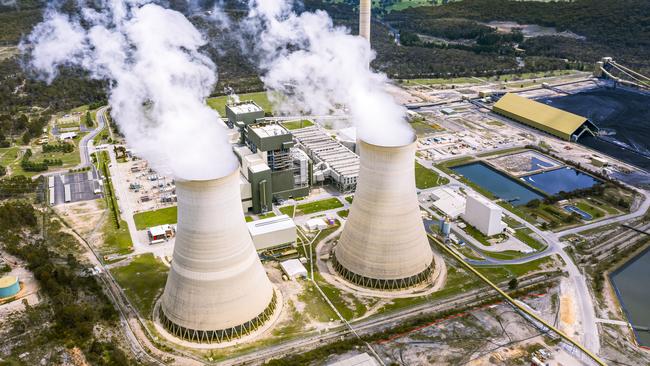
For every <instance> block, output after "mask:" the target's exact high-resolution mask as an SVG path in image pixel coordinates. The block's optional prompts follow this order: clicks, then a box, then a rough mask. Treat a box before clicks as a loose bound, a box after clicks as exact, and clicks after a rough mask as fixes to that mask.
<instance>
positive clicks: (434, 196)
mask: <svg viewBox="0 0 650 366" xmlns="http://www.w3.org/2000/svg"><path fill="white" fill-rule="evenodd" d="M431 200H433V206H434V207H435V208H437V209H438V210H440V211H442V213H444V214H445V215H447V217H449V218H451V219H452V220H455V219H457V218H458V216H460V215H462V214H463V213H464V212H465V197H463V196H462V195H461V194H460V193H459V192H457V191H455V190H454V189H452V188H448V187H441V188H437V189H435V190H433V191H432V192H431Z"/></svg>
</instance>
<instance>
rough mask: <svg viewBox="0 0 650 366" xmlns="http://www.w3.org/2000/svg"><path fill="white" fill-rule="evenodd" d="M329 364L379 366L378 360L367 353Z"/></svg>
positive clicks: (338, 365) (334, 365)
mask: <svg viewBox="0 0 650 366" xmlns="http://www.w3.org/2000/svg"><path fill="white" fill-rule="evenodd" d="M328 366H378V363H377V361H376V360H375V359H374V358H372V357H370V355H369V354H367V353H362V354H360V355H356V356H353V357H348V358H346V359H343V360H340V361H338V362H334V363H330V364H329V365H328Z"/></svg>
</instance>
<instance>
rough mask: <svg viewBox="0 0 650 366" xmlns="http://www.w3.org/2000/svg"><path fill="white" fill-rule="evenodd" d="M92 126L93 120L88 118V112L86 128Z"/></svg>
mask: <svg viewBox="0 0 650 366" xmlns="http://www.w3.org/2000/svg"><path fill="white" fill-rule="evenodd" d="M92 126H93V118H92V117H91V116H90V111H88V112H86V127H92Z"/></svg>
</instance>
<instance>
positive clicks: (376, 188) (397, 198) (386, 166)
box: [333, 141, 433, 290]
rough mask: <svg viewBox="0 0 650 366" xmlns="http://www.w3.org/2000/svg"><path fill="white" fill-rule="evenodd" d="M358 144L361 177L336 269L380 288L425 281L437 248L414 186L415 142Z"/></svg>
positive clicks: (336, 256) (355, 280) (357, 281)
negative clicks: (429, 232)
mask: <svg viewBox="0 0 650 366" xmlns="http://www.w3.org/2000/svg"><path fill="white" fill-rule="evenodd" d="M358 147H359V154H360V156H361V167H360V171H359V181H358V184H357V190H356V194H355V195H354V201H353V202H352V207H351V208H350V214H349V216H348V220H347V222H346V224H345V227H344V229H343V233H342V234H341V239H340V240H339V244H338V245H337V246H336V248H335V250H334V257H333V260H334V267H335V269H336V270H337V271H338V272H339V273H340V274H341V275H342V276H343V277H344V278H345V279H346V280H348V281H350V282H352V283H355V284H357V285H360V286H364V287H370V288H375V289H381V290H398V289H403V288H407V287H411V286H414V285H417V284H419V283H421V282H424V281H425V280H427V279H428V278H429V276H430V274H431V270H432V261H433V252H432V251H431V247H430V246H429V240H428V238H427V235H426V232H425V230H424V224H423V223H422V217H421V214H420V207H419V204H418V200H417V192H416V189H415V164H414V159H415V148H416V147H415V142H413V143H410V144H408V145H405V146H397V147H386V146H377V145H372V144H369V143H367V142H364V141H359V142H358Z"/></svg>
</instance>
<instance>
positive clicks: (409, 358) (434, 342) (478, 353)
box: [373, 290, 580, 365]
mask: <svg viewBox="0 0 650 366" xmlns="http://www.w3.org/2000/svg"><path fill="white" fill-rule="evenodd" d="M555 292H556V291H555V290H551V292H549V293H546V294H543V295H541V296H536V297H532V298H529V299H525V301H526V302H527V303H528V304H529V305H531V307H533V308H535V309H545V311H550V312H551V313H552V309H553V306H552V303H553V294H554V293H555ZM545 315H547V316H548V317H552V316H553V314H545ZM549 341H550V339H548V338H547V337H545V336H543V335H542V334H541V333H540V331H539V330H538V329H536V328H535V327H534V326H532V325H531V324H530V323H529V322H528V321H526V320H525V319H524V318H523V317H522V316H521V315H519V313H517V312H515V311H514V310H513V308H512V307H511V306H509V305H507V304H503V303H502V304H497V305H492V306H489V307H484V308H481V309H477V310H473V311H471V312H468V313H465V314H461V317H459V318H454V319H448V320H442V321H439V322H436V323H434V324H431V325H430V326H428V327H425V328H421V329H419V330H416V331H412V332H406V333H404V334H403V335H402V336H401V337H399V338H396V339H392V340H390V341H380V342H377V343H376V344H373V347H375V349H376V350H377V352H378V353H379V355H380V356H381V357H382V358H383V359H384V361H385V362H386V363H387V364H389V363H395V364H399V365H517V364H519V365H521V364H527V363H529V362H530V360H531V358H532V357H533V356H537V357H538V358H540V359H541V358H544V360H543V362H546V363H548V364H550V365H559V364H563V365H579V364H580V363H577V362H575V360H574V359H573V358H572V357H571V356H570V355H569V354H567V353H566V351H564V350H563V349H562V348H561V347H560V346H558V345H555V344H554V343H553V342H549ZM540 349H543V350H544V351H543V352H547V353H548V355H549V356H550V357H548V358H545V357H543V356H541V354H540V353H539V351H538V350H540ZM567 360H569V361H571V362H573V363H571V362H567Z"/></svg>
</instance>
